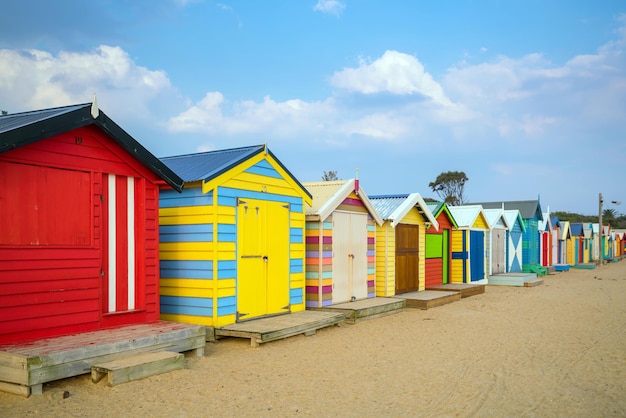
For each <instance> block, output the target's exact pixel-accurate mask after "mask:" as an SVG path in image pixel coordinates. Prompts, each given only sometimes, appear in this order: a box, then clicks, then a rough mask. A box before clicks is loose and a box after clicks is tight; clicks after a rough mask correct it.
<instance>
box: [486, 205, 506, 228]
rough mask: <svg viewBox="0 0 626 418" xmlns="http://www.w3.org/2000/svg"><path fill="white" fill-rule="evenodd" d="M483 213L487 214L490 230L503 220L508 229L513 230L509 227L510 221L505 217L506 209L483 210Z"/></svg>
mask: <svg viewBox="0 0 626 418" xmlns="http://www.w3.org/2000/svg"><path fill="white" fill-rule="evenodd" d="M483 213H484V214H485V218H486V219H487V223H488V224H489V228H492V229H493V227H495V226H496V225H497V224H498V220H500V219H502V223H503V224H504V226H505V227H506V228H507V229H511V225H509V221H508V220H507V219H506V217H505V216H504V209H502V208H500V209H483Z"/></svg>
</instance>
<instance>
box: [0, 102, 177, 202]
mask: <svg viewBox="0 0 626 418" xmlns="http://www.w3.org/2000/svg"><path fill="white" fill-rule="evenodd" d="M92 105H93V104H92V103H83V104H77V105H72V106H64V107H57V108H52V109H43V110H35V111H31V112H23V113H14V114H10V115H3V116H0V153H2V152H6V151H10V150H12V149H15V148H19V147H23V146H26V145H29V144H32V143H34V142H37V141H41V140H43V139H46V138H50V137H53V136H55V135H60V134H62V133H65V132H69V131H71V130H73V129H78V128H82V127H85V126H89V125H96V126H97V127H98V128H100V129H101V130H102V131H103V132H104V133H105V134H106V135H108V136H109V137H110V138H111V139H112V140H113V141H115V142H116V143H117V144H119V145H120V146H121V147H122V148H124V149H125V150H126V151H127V152H128V153H129V154H130V155H132V156H133V157H134V158H136V159H137V160H139V161H140V162H141V163H142V164H143V165H144V166H146V167H147V168H148V169H150V170H151V171H152V172H153V173H154V174H156V175H157V176H158V177H159V178H161V179H163V180H164V181H165V182H166V183H168V184H169V185H170V186H172V187H173V188H174V189H176V190H178V191H180V190H182V188H183V180H182V179H181V178H180V177H178V176H177V175H176V174H175V173H174V172H173V171H172V170H170V169H169V168H168V167H167V166H166V165H165V164H163V163H162V162H161V161H160V160H159V159H158V158H156V157H155V156H154V155H152V154H151V153H150V151H148V150H147V149H146V148H144V147H143V146H142V145H141V144H140V143H139V142H137V140H135V139H134V138H133V137H132V136H130V135H129V134H128V133H127V132H126V131H124V130H123V129H122V128H121V127H120V126H119V125H117V124H116V123H115V122H113V120H111V119H110V118H109V117H108V116H107V115H106V114H105V113H104V112H102V111H99V110H98V109H97V108H95V107H94V109H95V110H98V112H97V113H96V114H95V115H96V117H95V118H94V117H93V116H92V114H91V111H92Z"/></svg>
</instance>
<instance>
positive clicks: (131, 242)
mask: <svg viewBox="0 0 626 418" xmlns="http://www.w3.org/2000/svg"><path fill="white" fill-rule="evenodd" d="M127 192H128V199H127V201H128V202H127V203H128V205H127V214H128V216H127V218H128V310H131V309H135V178H134V177H128V188H127Z"/></svg>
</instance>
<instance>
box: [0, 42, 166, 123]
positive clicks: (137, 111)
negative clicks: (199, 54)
mask: <svg viewBox="0 0 626 418" xmlns="http://www.w3.org/2000/svg"><path fill="white" fill-rule="evenodd" d="M173 92H174V89H173V88H172V86H171V84H170V81H169V79H168V77H167V75H166V74H165V73H164V72H163V71H152V70H149V69H147V68H145V67H141V66H138V65H137V64H135V63H134V62H133V60H132V59H131V58H130V57H129V56H128V54H127V53H126V52H125V51H124V50H122V49H121V48H119V47H112V46H105V45H102V46H100V47H98V48H97V49H96V50H95V51H93V52H87V53H74V52H59V53H58V54H57V55H56V56H55V55H53V54H50V53H48V52H45V51H39V50H28V51H17V50H7V49H4V50H0V97H2V98H3V103H2V106H3V107H5V108H8V109H7V110H9V111H23V110H32V109H43V108H48V107H56V106H64V105H70V104H76V103H84V102H89V101H91V99H92V98H93V95H94V93H96V94H97V95H98V101H99V103H100V104H101V105H102V104H105V107H106V108H107V109H109V108H115V109H117V110H119V113H132V114H133V115H134V116H149V115H150V111H149V110H148V107H149V105H150V103H151V101H153V100H156V99H158V97H159V95H161V94H163V93H167V94H172V93H173ZM107 113H108V112H107Z"/></svg>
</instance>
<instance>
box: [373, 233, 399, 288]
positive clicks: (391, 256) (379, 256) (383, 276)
mask: <svg viewBox="0 0 626 418" xmlns="http://www.w3.org/2000/svg"><path fill="white" fill-rule="evenodd" d="M395 261H396V230H395V229H394V228H393V227H392V226H391V222H389V221H385V222H384V223H383V225H382V226H378V225H377V226H376V296H380V297H385V296H393V295H395V293H396V292H395V290H396V262H395Z"/></svg>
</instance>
